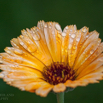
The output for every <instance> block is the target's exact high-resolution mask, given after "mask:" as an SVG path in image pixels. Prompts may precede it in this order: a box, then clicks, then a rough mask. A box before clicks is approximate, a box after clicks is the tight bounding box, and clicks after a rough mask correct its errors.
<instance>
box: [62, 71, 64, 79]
mask: <svg viewBox="0 0 103 103" xmlns="http://www.w3.org/2000/svg"><path fill="white" fill-rule="evenodd" d="M62 78H64V70H63V71H62Z"/></svg>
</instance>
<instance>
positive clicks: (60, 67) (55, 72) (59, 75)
mask: <svg viewBox="0 0 103 103" xmlns="http://www.w3.org/2000/svg"><path fill="white" fill-rule="evenodd" d="M43 76H44V78H45V80H46V81H47V82H49V83H50V84H53V85H56V84H58V83H65V82H66V81H67V80H75V72H74V70H73V69H72V68H70V67H69V65H65V64H63V63H53V64H51V66H48V68H44V71H43Z"/></svg>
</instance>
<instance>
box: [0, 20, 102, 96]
mask: <svg viewBox="0 0 103 103" xmlns="http://www.w3.org/2000/svg"><path fill="white" fill-rule="evenodd" d="M21 33H22V34H21V35H20V36H19V37H18V38H13V39H12V40H11V45H12V46H13V47H6V48H5V52H4V53H0V57H1V59H0V63H1V64H0V69H1V70H2V71H1V73H0V77H1V78H3V80H4V81H5V82H7V84H9V85H12V86H14V87H17V88H19V89H21V90H26V91H29V92H35V93H36V94H37V95H40V96H44V97H45V96H47V94H48V93H49V92H50V91H54V92H56V93H58V92H63V91H65V90H66V88H67V87H71V88H75V87H77V86H86V85H87V84H89V83H98V82H99V81H98V80H101V79H102V76H103V73H102V71H103V66H102V64H103V53H102V52H103V43H101V39H100V38H98V36H99V33H98V32H96V31H92V32H89V30H88V28H87V27H83V28H81V29H80V30H77V28H76V26H75V25H70V26H66V27H65V28H64V30H63V31H62V29H61V27H60V25H59V24H58V23H56V22H44V21H40V22H38V24H37V27H33V28H31V29H26V30H22V31H21Z"/></svg>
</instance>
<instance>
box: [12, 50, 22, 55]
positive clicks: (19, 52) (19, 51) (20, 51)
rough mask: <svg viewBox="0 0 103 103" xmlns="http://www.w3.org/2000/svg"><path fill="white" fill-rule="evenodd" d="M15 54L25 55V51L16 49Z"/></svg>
mask: <svg viewBox="0 0 103 103" xmlns="http://www.w3.org/2000/svg"><path fill="white" fill-rule="evenodd" d="M14 53H16V54H23V51H22V50H19V49H14Z"/></svg>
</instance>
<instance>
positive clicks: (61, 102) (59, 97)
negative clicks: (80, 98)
mask: <svg viewBox="0 0 103 103" xmlns="http://www.w3.org/2000/svg"><path fill="white" fill-rule="evenodd" d="M57 103H64V92H61V93H57Z"/></svg>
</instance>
